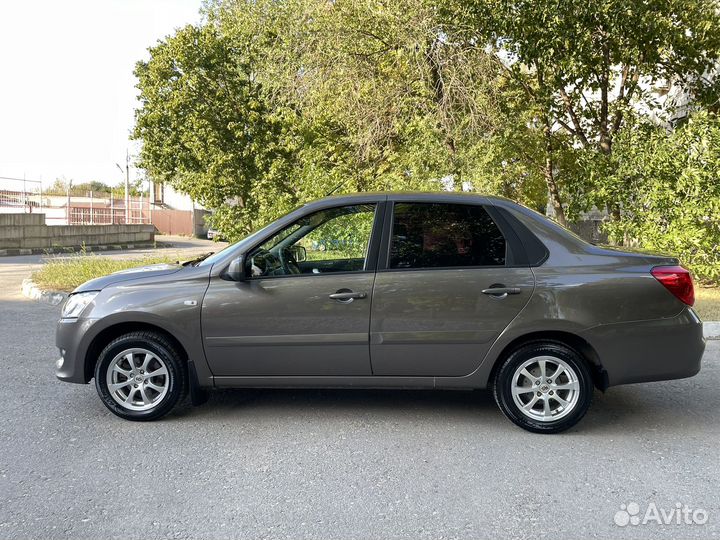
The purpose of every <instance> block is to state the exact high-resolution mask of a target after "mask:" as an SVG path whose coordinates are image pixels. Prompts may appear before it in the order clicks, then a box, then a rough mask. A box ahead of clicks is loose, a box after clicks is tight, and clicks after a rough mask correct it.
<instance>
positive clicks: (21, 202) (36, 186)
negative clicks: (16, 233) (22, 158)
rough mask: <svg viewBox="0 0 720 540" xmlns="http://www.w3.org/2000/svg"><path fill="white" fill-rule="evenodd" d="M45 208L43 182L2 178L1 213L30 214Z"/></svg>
mask: <svg viewBox="0 0 720 540" xmlns="http://www.w3.org/2000/svg"><path fill="white" fill-rule="evenodd" d="M42 208H43V191H42V182H40V181H39V180H26V179H24V178H7V177H0V212H2V213H18V212H20V213H30V212H40V211H41V210H42Z"/></svg>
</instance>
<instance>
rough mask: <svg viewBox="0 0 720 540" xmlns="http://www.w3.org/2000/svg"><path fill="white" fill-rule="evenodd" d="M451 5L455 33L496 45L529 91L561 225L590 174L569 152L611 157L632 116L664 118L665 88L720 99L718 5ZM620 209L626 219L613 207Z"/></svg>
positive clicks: (604, 1)
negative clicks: (660, 92) (569, 160)
mask: <svg viewBox="0 0 720 540" xmlns="http://www.w3.org/2000/svg"><path fill="white" fill-rule="evenodd" d="M444 6H445V9H446V11H447V13H448V18H449V20H450V21H452V22H451V24H452V25H453V27H454V28H457V29H458V30H459V31H461V32H464V33H465V35H466V36H467V39H472V40H478V41H480V42H483V43H487V44H489V46H491V47H492V48H493V50H494V52H495V56H496V58H497V61H498V64H500V65H502V66H503V68H504V69H505V70H506V71H507V73H508V76H509V77H510V78H511V80H512V81H513V82H515V84H517V86H518V87H519V88H520V89H521V90H522V92H523V93H524V98H525V100H526V101H527V104H528V106H529V108H530V110H531V111H532V112H531V115H532V116H533V122H534V126H535V127H536V131H537V132H539V133H542V139H543V140H544V143H543V147H544V152H543V158H544V159H543V160H542V162H541V163H539V165H540V166H541V167H543V168H544V176H545V179H546V183H547V186H548V190H549V193H550V197H551V202H552V203H553V206H554V208H555V213H556V215H557V217H558V219H559V220H560V221H561V222H564V221H565V219H564V214H565V209H566V208H567V206H568V204H567V203H568V202H572V201H568V200H567V199H568V198H570V197H572V193H571V191H572V189H574V188H576V187H577V186H575V185H573V184H574V183H575V184H576V183H577V180H578V179H582V177H583V176H585V175H587V174H588V172H589V171H583V170H581V169H580V170H576V171H573V170H568V169H567V168H565V167H562V166H560V163H559V161H562V160H563V157H566V154H567V152H568V150H569V149H574V148H578V147H579V148H582V149H585V150H587V151H589V152H598V153H601V154H603V155H609V154H610V153H611V152H612V144H613V140H614V138H615V137H616V136H617V134H618V133H619V131H620V130H621V128H622V127H623V125H624V119H625V116H626V114H627V113H628V111H631V110H634V111H637V110H641V111H647V112H659V110H660V107H659V104H658V103H657V92H656V91H655V90H656V87H657V86H658V85H660V86H667V85H670V84H673V85H675V86H677V87H680V88H682V89H684V90H686V91H688V92H690V93H692V94H693V95H694V96H695V97H696V99H698V100H699V101H700V102H705V103H710V102H717V99H718V95H720V94H718V91H719V90H720V78H712V77H708V73H709V72H711V71H712V70H713V69H714V67H715V66H716V65H717V62H718V58H720V3H718V2H717V1H716V0H651V1H644V2H627V1H624V0H600V1H596V2H587V1H586V0H516V1H507V0H449V1H448V2H447V3H445V4H444ZM518 127H519V128H520V129H521V130H524V129H525V127H524V126H520V125H518ZM571 153H572V152H571ZM563 203H565V204H563ZM571 206H572V205H571ZM571 210H573V208H571ZM611 210H612V211H613V212H614V214H615V217H618V212H619V208H618V207H617V205H615V204H612V202H611Z"/></svg>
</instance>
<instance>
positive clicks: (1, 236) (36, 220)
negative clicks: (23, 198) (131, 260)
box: [0, 214, 155, 249]
mask: <svg viewBox="0 0 720 540" xmlns="http://www.w3.org/2000/svg"><path fill="white" fill-rule="evenodd" d="M154 240H155V227H154V226H153V225H54V226H48V225H46V224H45V214H0V249H17V248H19V249H44V248H58V247H60V248H64V247H67V248H70V247H79V246H82V245H83V244H85V245H86V246H102V245H115V244H146V243H151V242H153V241H154Z"/></svg>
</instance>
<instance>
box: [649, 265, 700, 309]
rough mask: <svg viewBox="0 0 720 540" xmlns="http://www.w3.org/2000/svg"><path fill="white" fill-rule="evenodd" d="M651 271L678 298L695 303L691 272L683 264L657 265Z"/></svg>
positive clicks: (690, 304) (689, 303)
mask: <svg viewBox="0 0 720 540" xmlns="http://www.w3.org/2000/svg"><path fill="white" fill-rule="evenodd" d="M650 273H651V274H652V275H653V276H654V277H655V279H657V280H658V281H659V282H660V283H662V284H663V285H664V286H665V288H666V289H667V290H668V291H670V292H671V293H673V294H674V295H675V296H676V297H677V298H678V300H681V301H682V302H685V303H686V304H687V305H688V306H692V305H693V304H694V303H695V289H694V288H693V281H692V277H691V276H690V272H688V271H687V270H685V269H684V268H683V267H682V266H656V267H655V268H653V269H652V270H650Z"/></svg>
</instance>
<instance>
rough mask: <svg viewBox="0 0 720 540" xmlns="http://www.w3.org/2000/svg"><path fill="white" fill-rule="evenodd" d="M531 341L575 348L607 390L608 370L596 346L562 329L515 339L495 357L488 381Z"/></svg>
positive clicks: (594, 378)
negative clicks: (516, 352) (513, 354)
mask: <svg viewBox="0 0 720 540" xmlns="http://www.w3.org/2000/svg"><path fill="white" fill-rule="evenodd" d="M530 343H557V344H560V345H564V346H566V347H569V348H571V349H573V350H574V351H575V352H576V353H577V354H578V355H579V356H580V357H581V358H582V359H583V360H584V361H585V362H586V363H587V365H588V368H589V369H590V373H591V374H592V379H593V384H594V385H595V387H596V388H597V389H599V390H602V391H605V390H606V389H607V387H608V386H609V385H608V377H607V372H606V371H605V368H604V367H603V365H602V362H601V360H600V356H599V355H598V353H597V351H596V350H595V348H594V347H593V346H592V345H591V344H590V343H588V341H587V340H585V339H583V338H582V337H580V336H579V335H577V334H573V333H572V332H567V331H562V330H547V331H537V332H530V333H528V334H524V335H522V336H519V337H517V338H515V339H513V340H512V341H511V342H510V343H508V344H507V345H505V347H504V348H503V349H502V351H501V352H500V354H498V355H497V357H496V358H495V361H494V363H493V367H492V370H491V371H490V376H489V377H488V381H489V382H492V381H494V380H495V377H496V375H497V372H498V370H499V368H500V366H501V365H502V363H503V361H504V360H505V359H506V358H508V356H510V355H511V354H512V353H513V352H515V351H516V350H518V349H519V348H521V347H524V346H525V345H528V344H530Z"/></svg>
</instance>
